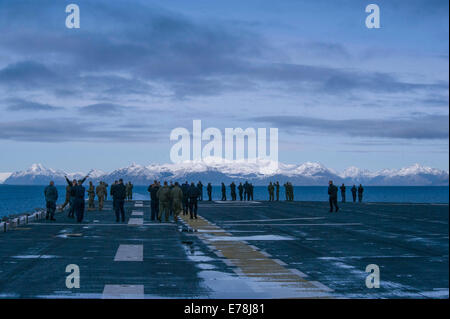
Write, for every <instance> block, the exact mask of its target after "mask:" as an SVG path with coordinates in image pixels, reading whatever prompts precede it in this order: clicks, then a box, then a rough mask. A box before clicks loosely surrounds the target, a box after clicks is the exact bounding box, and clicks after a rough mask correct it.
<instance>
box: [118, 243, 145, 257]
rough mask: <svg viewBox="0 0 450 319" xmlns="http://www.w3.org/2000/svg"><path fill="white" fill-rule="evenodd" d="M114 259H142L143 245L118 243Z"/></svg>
mask: <svg viewBox="0 0 450 319" xmlns="http://www.w3.org/2000/svg"><path fill="white" fill-rule="evenodd" d="M114 261H144V246H143V245H120V246H119V248H118V249H117V252H116V256H115V257H114Z"/></svg>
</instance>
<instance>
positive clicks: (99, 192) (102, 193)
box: [95, 182, 106, 211]
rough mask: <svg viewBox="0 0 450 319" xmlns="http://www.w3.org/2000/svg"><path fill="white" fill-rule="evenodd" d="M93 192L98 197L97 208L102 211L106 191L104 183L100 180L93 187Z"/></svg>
mask: <svg viewBox="0 0 450 319" xmlns="http://www.w3.org/2000/svg"><path fill="white" fill-rule="evenodd" d="M95 193H96V194H97V198H98V210H99V211H102V210H103V205H104V201H105V193H106V187H105V183H103V182H100V184H99V185H98V186H97V187H96V189H95Z"/></svg>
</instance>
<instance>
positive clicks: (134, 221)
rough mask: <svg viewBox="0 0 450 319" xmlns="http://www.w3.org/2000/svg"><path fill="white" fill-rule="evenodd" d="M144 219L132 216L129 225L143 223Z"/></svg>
mask: <svg viewBox="0 0 450 319" xmlns="http://www.w3.org/2000/svg"><path fill="white" fill-rule="evenodd" d="M143 224H144V219H142V218H130V219H129V220H128V225H143Z"/></svg>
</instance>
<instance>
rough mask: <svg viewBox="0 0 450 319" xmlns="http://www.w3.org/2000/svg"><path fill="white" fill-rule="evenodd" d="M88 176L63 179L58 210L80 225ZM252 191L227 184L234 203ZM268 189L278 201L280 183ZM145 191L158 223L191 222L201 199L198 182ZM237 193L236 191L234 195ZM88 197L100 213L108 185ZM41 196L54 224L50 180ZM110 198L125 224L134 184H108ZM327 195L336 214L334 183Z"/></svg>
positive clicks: (356, 193)
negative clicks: (186, 219)
mask: <svg viewBox="0 0 450 319" xmlns="http://www.w3.org/2000/svg"><path fill="white" fill-rule="evenodd" d="M88 177H89V175H87V176H86V177H84V178H83V179H80V180H75V179H74V180H73V181H70V180H69V179H68V178H67V176H65V179H66V182H67V186H66V200H65V202H64V204H63V205H62V206H61V208H60V211H63V210H64V208H65V207H66V206H67V205H69V213H68V216H69V218H75V216H76V219H77V222H79V223H81V222H82V221H83V218H84V211H85V193H86V189H85V188H84V186H83V183H84V182H85V181H86V179H87V178H88ZM283 186H284V187H285V194H286V201H293V200H294V187H293V186H292V184H291V183H290V182H286V183H285V184H284V185H283ZM253 189H254V187H253V185H252V184H251V183H248V182H245V183H244V184H242V183H240V184H239V185H238V186H236V184H235V183H234V182H232V183H231V184H230V190H231V200H232V201H236V200H237V194H239V199H240V201H242V200H244V201H245V200H247V201H251V200H253ZM267 189H268V192H269V201H275V200H276V201H279V193H280V183H279V182H276V183H272V182H270V183H269V186H268V187H267ZM147 190H148V192H149V193H150V200H151V206H150V207H151V220H153V221H154V220H158V221H159V222H161V221H162V218H163V217H164V220H165V221H166V222H167V221H169V217H170V216H173V220H174V221H177V220H178V216H179V215H180V214H181V213H183V215H188V214H189V215H190V218H191V219H197V211H198V201H202V200H203V184H202V183H201V182H198V183H197V185H196V184H195V183H194V182H192V183H190V184H189V183H188V182H187V181H186V182H185V183H184V184H181V185H180V184H179V183H178V182H175V183H173V182H170V184H169V183H168V182H167V181H164V182H163V184H162V185H161V183H160V182H159V181H156V180H155V181H154V182H153V184H152V185H150V186H149V187H148V189H147ZM206 190H207V194H208V200H209V201H212V185H211V183H208V185H207V187H206ZM236 190H237V191H238V192H236ZM221 191H222V199H221V200H222V201H226V200H227V197H226V186H225V184H224V183H222V185H221ZM340 191H341V198H342V202H343V203H345V201H346V196H345V193H346V186H345V185H344V184H342V185H341V186H340ZM363 192H364V188H363V187H362V185H361V184H360V185H359V187H356V185H353V187H352V188H351V193H352V197H353V202H356V198H357V197H358V201H359V202H362V198H363ZM87 194H88V210H95V196H96V195H97V198H98V209H99V211H101V210H103V207H104V202H105V201H106V200H107V196H108V184H107V183H105V182H103V181H101V182H99V185H98V186H97V187H95V186H94V184H93V183H92V181H90V182H89V188H88V190H87ZM44 195H45V200H46V207H47V215H46V219H49V220H52V221H54V220H55V211H56V202H57V200H58V191H57V189H56V187H55V185H54V182H53V181H51V182H50V184H49V185H48V186H47V187H46V188H45V190H44ZM110 195H111V196H112V198H113V211H114V212H115V215H116V222H120V221H122V222H125V209H124V204H125V201H126V200H128V201H131V200H132V199H133V184H132V183H131V182H128V183H127V184H124V183H123V180H122V179H119V180H118V181H115V182H114V183H113V184H112V185H111V188H110ZM275 195H276V197H275ZM328 195H329V203H330V212H333V210H334V211H335V212H337V211H338V210H339V207H338V205H337V202H338V200H337V197H338V187H337V186H335V185H334V184H333V181H330V182H329V187H328ZM275 198H276V199H275Z"/></svg>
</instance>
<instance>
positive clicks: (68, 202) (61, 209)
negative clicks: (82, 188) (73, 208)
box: [59, 177, 73, 212]
mask: <svg viewBox="0 0 450 319" xmlns="http://www.w3.org/2000/svg"><path fill="white" fill-rule="evenodd" d="M66 181H67V186H66V200H65V201H64V204H62V206H61V208H60V209H59V211H60V212H62V211H63V210H64V208H65V207H66V206H67V204H70V203H71V200H70V192H71V190H72V186H73V182H70V181H69V180H68V179H67V177H66ZM69 209H70V205H69Z"/></svg>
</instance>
